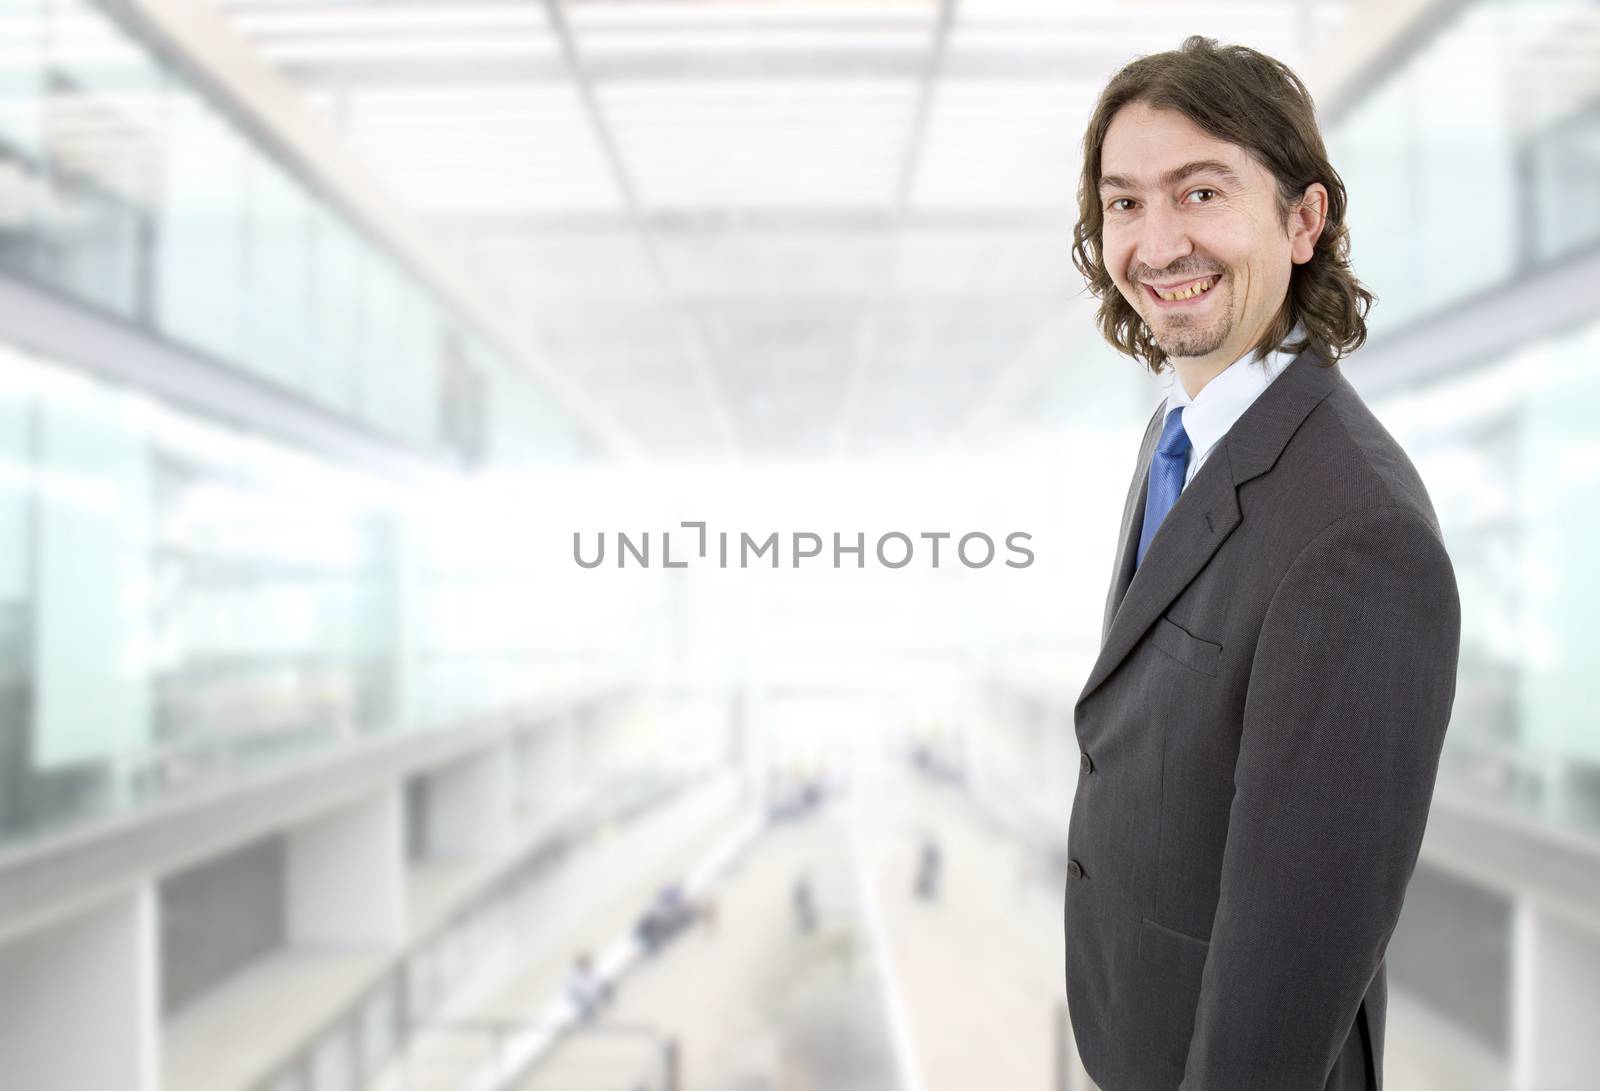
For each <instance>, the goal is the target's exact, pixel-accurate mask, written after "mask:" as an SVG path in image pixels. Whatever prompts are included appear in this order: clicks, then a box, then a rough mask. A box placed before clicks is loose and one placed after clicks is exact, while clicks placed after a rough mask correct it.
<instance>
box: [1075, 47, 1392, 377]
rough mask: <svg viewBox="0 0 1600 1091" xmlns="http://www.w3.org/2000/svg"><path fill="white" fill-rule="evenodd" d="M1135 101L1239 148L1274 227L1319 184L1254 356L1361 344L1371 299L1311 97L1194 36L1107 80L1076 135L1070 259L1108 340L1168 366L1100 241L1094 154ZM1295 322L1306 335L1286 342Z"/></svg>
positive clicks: (1344, 349) (1262, 63)
mask: <svg viewBox="0 0 1600 1091" xmlns="http://www.w3.org/2000/svg"><path fill="white" fill-rule="evenodd" d="M1135 102H1142V103H1145V104H1147V105H1149V106H1152V107H1157V108H1164V109H1169V110H1176V111H1177V112H1179V113H1181V114H1182V115H1183V116H1184V117H1187V118H1188V119H1189V120H1190V121H1192V122H1194V124H1195V125H1197V126H1199V127H1200V128H1201V129H1203V130H1204V131H1205V132H1207V133H1210V134H1211V135H1212V136H1214V137H1216V138H1217V139H1219V140H1224V141H1227V142H1228V143H1230V144H1235V145H1237V146H1239V147H1241V148H1243V149H1244V150H1245V151H1246V152H1248V153H1249V155H1250V156H1251V158H1253V159H1255V160H1256V161H1257V162H1258V163H1260V164H1261V165H1262V166H1264V167H1265V168H1266V169H1267V170H1269V171H1270V172H1271V173H1272V175H1273V177H1274V178H1276V179H1277V182H1278V192H1277V197H1278V213H1279V218H1280V222H1282V221H1286V220H1287V219H1288V217H1289V214H1290V212H1292V211H1293V210H1294V207H1295V206H1296V205H1297V204H1298V203H1299V201H1300V197H1301V195H1302V194H1303V193H1304V192H1305V189H1306V187H1307V186H1309V185H1310V184H1311V183H1313V182H1321V183H1322V184H1323V185H1324V186H1325V187H1326V188H1327V190H1328V209H1327V217H1326V220H1325V222H1324V223H1323V227H1322V234H1321V235H1320V236H1319V237H1318V239H1317V241H1316V245H1315V248H1314V250H1313V252H1312V255H1311V260H1310V261H1308V262H1306V263H1304V264H1302V265H1295V266H1293V267H1292V269H1291V272H1290V274H1289V292H1288V295H1287V297H1286V298H1285V299H1284V303H1283V306H1282V307H1281V308H1279V311H1278V314H1277V317H1276V318H1275V319H1274V320H1273V322H1272V323H1271V325H1270V326H1269V327H1268V328H1267V330H1266V332H1265V333H1264V334H1263V335H1262V337H1261V340H1260V341H1258V342H1256V345H1255V358H1256V359H1261V358H1262V357H1264V356H1266V355H1267V353H1269V352H1272V351H1273V350H1275V349H1277V348H1278V347H1280V346H1282V347H1284V348H1285V349H1287V350H1288V351H1290V352H1295V353H1298V352H1301V351H1304V350H1305V349H1306V348H1307V347H1311V348H1313V349H1315V350H1317V352H1318V354H1319V355H1321V356H1322V357H1323V358H1324V359H1325V360H1326V361H1327V362H1329V363H1330V364H1331V362H1333V361H1335V360H1337V359H1339V358H1340V357H1341V356H1344V355H1346V354H1348V353H1350V352H1354V351H1355V350H1356V349H1357V348H1359V347H1360V346H1361V344H1362V342H1364V341H1365V340H1366V339H1367V323H1366V316H1367V311H1368V310H1369V309H1370V308H1371V307H1372V304H1373V303H1374V302H1375V300H1376V297H1375V296H1374V295H1373V294H1372V293H1371V292H1370V291H1368V290H1367V288H1366V287H1365V286H1364V285H1363V284H1362V283H1361V282H1360V281H1359V280H1357V279H1356V278H1355V274H1353V273H1352V272H1351V271H1350V228H1349V226H1348V225H1347V224H1346V223H1345V207H1346V201H1345V192H1344V182H1343V181H1341V180H1340V178H1339V173H1338V172H1337V171H1335V170H1334V169H1333V164H1331V163H1329V162H1328V152H1327V150H1326V149H1325V148H1324V147H1323V144H1322V134H1321V133H1320V132H1319V131H1318V129H1317V118H1316V107H1315V106H1314V105H1313V104H1312V101H1311V94H1310V92H1308V91H1307V90H1306V86H1305V84H1304V83H1302V82H1301V81H1300V77H1299V76H1297V75H1295V73H1294V71H1293V69H1291V68H1290V67H1289V66H1288V65H1286V64H1284V63H1283V62H1282V61H1279V60H1275V59H1274V58H1272V57H1269V56H1267V55H1266V54H1265V53H1260V52H1257V51H1256V50H1254V49H1250V48H1248V47H1247V46H1242V45H1229V46H1219V45H1218V44H1217V43H1216V41H1215V40H1214V39H1211V38H1205V37H1201V36H1200V35H1198V34H1197V35H1194V36H1192V37H1190V38H1187V39H1185V40H1184V43H1183V46H1182V48H1180V49H1176V50H1171V51H1169V52H1166V53H1155V54H1152V55H1150V56H1147V57H1140V58H1139V59H1138V60H1135V61H1133V62H1132V63H1130V64H1128V65H1127V66H1125V67H1124V68H1123V69H1122V70H1121V71H1120V72H1118V73H1117V74H1116V75H1115V76H1113V77H1112V78H1111V82H1110V83H1108V84H1107V85H1106V88H1105V90H1104V91H1102V92H1101V93H1100V101H1099V102H1098V103H1097V104H1096V105H1095V108H1094V113H1093V115H1092V116H1091V117H1090V118H1089V128H1088V130H1087V131H1086V132H1085V133H1084V136H1083V176H1082V178H1081V179H1080V180H1079V182H1078V222H1077V225H1076V226H1075V227H1074V228H1073V232H1072V262H1073V264H1074V265H1076V266H1077V267H1078V271H1079V272H1081V273H1082V274H1083V275H1084V277H1085V279H1087V280H1088V282H1089V285H1088V287H1089V291H1091V292H1093V293H1094V294H1095V295H1096V296H1097V297H1098V298H1099V300H1100V309H1099V312H1098V315H1097V317H1098V319H1099V322H1100V330H1101V332H1102V333H1103V334H1104V335H1105V338H1106V340H1107V341H1110V342H1111V344H1112V345H1114V346H1115V347H1116V348H1117V349H1118V350H1120V351H1122V352H1124V353H1126V354H1128V355H1129V356H1132V357H1134V358H1135V359H1138V360H1143V361H1144V362H1145V364H1146V366H1148V367H1149V368H1150V370H1151V371H1153V372H1155V373H1156V374H1158V375H1159V374H1160V373H1161V372H1162V371H1164V370H1165V369H1166V367H1167V354H1166V353H1165V352H1164V351H1162V348H1161V346H1160V345H1158V344H1156V341H1155V338H1154V337H1153V336H1151V333H1150V329H1149V327H1148V326H1146V325H1145V323H1144V319H1142V318H1140V317H1139V312H1138V311H1136V310H1135V309H1134V308H1133V305H1132V304H1130V303H1129V302H1128V301H1127V300H1126V299H1124V298H1123V297H1122V293H1121V292H1120V291H1118V290H1117V286H1116V283H1115V282H1114V281H1113V280H1112V279H1111V274H1110V273H1109V272H1108V271H1107V270H1106V267H1105V262H1104V260H1103V251H1102V245H1101V244H1102V236H1101V230H1102V228H1103V227H1104V225H1105V213H1104V209H1103V208H1102V207H1101V203H1100V153H1101V148H1102V146H1103V145H1104V144H1105V139H1106V131H1107V130H1108V129H1110V128H1111V119H1112V118H1113V117H1115V116H1116V113H1117V111H1118V110H1120V109H1122V108H1123V107H1124V106H1127V105H1129V104H1130V103H1135ZM1296 322H1299V323H1300V324H1301V325H1302V326H1303V328H1304V330H1305V338H1304V339H1303V340H1300V341H1297V342H1295V343H1294V344H1290V345H1285V344H1284V341H1285V339H1286V338H1287V337H1288V336H1289V333H1290V331H1291V330H1293V329H1294V326H1295V323H1296Z"/></svg>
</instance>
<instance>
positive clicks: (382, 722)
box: [0, 342, 654, 847]
mask: <svg viewBox="0 0 1600 1091" xmlns="http://www.w3.org/2000/svg"><path fill="white" fill-rule="evenodd" d="M464 480H465V478H463V481H464ZM507 487H509V488H513V489H516V488H517V486H515V485H511V486H507ZM446 491H449V490H446ZM460 493H469V495H467V496H466V497H463V496H462V495H459V494H460ZM473 495H475V494H470V492H469V490H465V489H461V490H455V492H454V493H453V494H452V495H450V496H448V497H441V496H438V495H435V492H434V491H429V490H425V489H423V488H421V487H420V486H418V485H413V484H410V483H406V482H402V481H398V480H396V479H393V478H387V477H383V476H379V475H378V474H376V473H372V472H369V471H367V470H364V469H362V468H361V467H357V466H352V465H345V464H340V463H336V462H333V461H331V460H329V459H326V458H323V457H320V456H316V455H312V454H309V453H306V452H304V451H301V450H297V449H294V448H291V447H289V446H287V445H284V444H280V443H276V442H273V441H270V440H267V439H264V438H262V437H261V436H259V435H255V434H252V433H247V432H244V431H241V430H237V429H234V428H231V427H227V426H224V425H222V424H219V423H217V422H214V421H210V420H206V419H203V418H201V417H199V416H196V415H194V414H192V413H189V412H188V411H186V410H181V409H178V408H176V407H174V406H171V405H167V404H164V403H162V402H160V401H157V400H156V399H154V398H151V397H149V396H148V395H145V394H142V393H140V392H138V391H134V390H129V389H125V388H120V387H118V386H115V385H112V384H110V383H107V382H103V381H101V380H99V379H95V378H91V377H89V376H87V375H84V374H82V373H80V372H77V371H75V370H72V369H69V368H65V367H62V366H59V365H55V364H51V363H48V362H44V361H41V360H38V359H35V358H32V357H30V356H28V355H26V354H24V353H22V352H20V351H18V350H15V349H11V348H7V347H6V346H5V345H4V344H3V342H0V847H3V846H4V845H5V844H7V843H13V842H17V841H20V840H22V839H26V838H31V837H34V836H37V835H40V834H44V833H48V832H52V831H55V830H58V829H60V828H62V827H64V826H66V825H69V824H73V823H76V822H78V821H81V820H83V819H85V818H89V817H93V816H104V815H108V814H114V813H119V812H125V811H128V810H132V809H135V808H138V807H141V806H143V805H145V804H147V803H149V802H150V801H152V800H156V799H161V798H164V797H168V796H171V795H172V794H174V793H178V792H182V791H185V790H188V789H189V788H192V787H193V786H195V785H199V784H206V783H214V782H215V781H216V780H217V778H219V777H224V776H237V775H239V774H241V773H247V772H251V771H254V770H258V769H260V768H262V767H264V766H266V765H269V764H271V763H275V762H279V761H282V760H284V759H285V758H289V757H294V756H300V755H306V754H309V753H312V752H315V751H319V750H324V749H327V748H329V747H332V746H336V745H339V744H341V743H343V742H347V741H349V740H351V739H354V738H358V737H361V736H366V735H371V734H373V733H381V732H397V731H405V730H413V729H418V728H438V727H448V726H454V725H458V724H461V723H463V722H466V721H470V720H472V719H473V718H476V717H481V716H484V715H487V714H491V713H495V712H498V711H499V710H503V709H504V710H509V709H515V708H517V707H518V706H519V705H521V704H523V703H525V702H528V701H530V700H535V699H538V698H541V697H544V696H546V695H548V694H550V693H551V692H553V691H559V690H562V689H564V688H566V687H569V686H572V685H575V684H583V683H585V682H587V681H588V680H590V679H593V678H596V677H599V676H602V674H603V673H615V672H617V671H620V670H623V669H626V668H625V664H624V659H625V658H626V656H627V655H628V654H630V653H629V652H628V651H627V649H628V648H630V647H632V643H631V642H632V641H633V635H632V634H636V633H638V632H640V631H642V627H641V626H640V625H638V624H637V623H636V622H637V618H638V616H639V611H649V610H651V609H653V608H654V604H653V603H652V602H651V601H649V600H648V598H647V597H645V598H641V597H639V596H637V595H636V594H635V596H634V600H633V601H632V602H626V601H622V600H621V599H620V597H619V598H618V601H616V602H614V603H612V605H613V606H614V607H615V610H611V609H608V608H607V607H606V606H605V605H604V602H605V601H608V600H605V599H604V596H603V595H599V594H597V593H594V592H592V591H591V592H590V598H589V600H588V601H589V602H590V607H591V608H590V610H589V611H588V612H586V613H582V614H579V613H575V612H574V611H572V610H570V609H567V608H566V607H565V606H564V605H563V604H564V603H565V602H566V601H567V600H565V599H564V598H563V597H562V596H561V594H560V591H559V589H558V588H557V587H556V586H554V583H555V581H554V579H553V578H551V577H549V576H547V574H545V573H542V572H539V571H536V570H535V569H534V567H533V566H531V565H530V564H528V563H527V557H528V556H530V555H531V554H532V549H531V547H530V545H529V543H530V540H531V536H532V535H534V534H536V533H537V532H538V528H539V527H540V526H541V525H542V524H541V522H540V519H541V517H542V513H540V512H537V511H535V510H533V509H531V508H526V507H525V506H524V508H523V509H519V510H518V511H516V512H508V506H507V504H506V503H505V497H504V496H503V495H497V494H495V493H494V492H493V489H492V488H489V489H486V490H485V491H484V492H483V494H482V495H481V497H480V498H478V499H476V500H475V499H473ZM518 495H519V496H520V495H521V494H520V492H519V493H518ZM446 500H447V501H448V503H449V509H448V513H447V514H441V511H440V509H439V508H438V505H439V504H440V503H442V502H445V501H446ZM519 558H520V560H519ZM619 596H620V592H619ZM563 611H564V614H563ZM558 615H559V616H560V624H559V625H552V624H550V622H552V621H553V620H554V619H556V618H557V617H558ZM539 619H542V621H541V620H539Z"/></svg>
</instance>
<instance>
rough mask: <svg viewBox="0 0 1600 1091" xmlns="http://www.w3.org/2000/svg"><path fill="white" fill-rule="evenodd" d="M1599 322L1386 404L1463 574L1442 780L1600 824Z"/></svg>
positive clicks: (1565, 819)
mask: <svg viewBox="0 0 1600 1091" xmlns="http://www.w3.org/2000/svg"><path fill="white" fill-rule="evenodd" d="M1591 380H1597V381H1600V321H1597V322H1594V323H1592V324H1590V325H1589V326H1587V327H1586V328H1584V329H1580V330H1576V331H1572V332H1570V333H1566V334H1562V335H1558V336H1555V337H1550V338H1547V339H1544V340H1542V341H1539V342H1537V343H1535V344H1531V345H1528V346H1527V347H1525V348H1523V349H1521V350H1519V351H1518V352H1517V353H1515V354H1514V355H1512V356H1510V357H1508V358H1505V359H1499V360H1493V361H1489V362H1486V363H1484V364H1482V365H1481V366H1478V367H1474V368H1472V369H1470V370H1469V371H1466V372H1464V373H1459V374H1452V375H1449V376H1446V377H1444V378H1440V379H1438V380H1435V381H1433V382H1430V383H1428V384H1426V385H1424V386H1419V387H1416V388H1414V389H1411V390H1408V391H1405V392H1404V393H1401V394H1396V395H1394V396H1392V397H1389V398H1386V399H1384V400H1383V401H1382V402H1379V403H1376V404H1375V405H1374V407H1373V408H1374V410H1375V411H1376V412H1377V413H1378V414H1379V416H1380V417H1381V418H1382V420H1383V421H1384V424H1385V425H1386V426H1387V427H1388V428H1389V429H1390V430H1391V431H1392V432H1394V433H1395V436H1396V438H1398V439H1399V440H1400V442H1401V445H1402V446H1404V447H1405V448H1406V450H1407V451H1408V452H1410V453H1411V455H1412V458H1413V459H1414V460H1415V462H1416V463H1417V468H1418V469H1419V471H1421V473H1422V475H1423V477H1424V479H1425V480H1426V481H1427V482H1428V488H1429V491H1430V494H1431V495H1432V497H1433V502H1434V506H1435V508H1436V510H1437V511H1438V515H1439V520H1440V525H1441V527H1442V528H1443V530H1444V534H1445V541H1446V543H1447V545H1448V546H1449V548H1450V555H1451V559H1452V560H1453V561H1454V563H1455V569H1456V579H1457V582H1458V584H1459V586H1460V589H1461V609H1462V626H1461V628H1462V633H1461V666H1460V670H1459V682H1458V688H1457V696H1456V704H1455V714H1454V717H1453V719H1452V722H1451V726H1450V731H1449V734H1448V735H1447V736H1446V739H1445V742H1446V755H1445V768H1444V770H1443V772H1442V773H1441V780H1443V779H1444V778H1446V777H1453V778H1455V779H1456V781H1457V782H1466V783H1468V784H1471V785H1472V786H1473V787H1474V788H1476V789H1479V790H1480V791H1481V792H1486V793H1488V794H1490V795H1492V796H1495V797H1498V798H1499V799H1501V800H1503V801H1506V802H1509V803H1512V804H1514V805H1516V806H1519V807H1521V808H1524V809H1526V810H1527V811H1528V812H1529V813H1531V814H1534V815H1537V816H1538V817H1540V818H1541V819H1544V820H1547V821H1550V822H1553V823H1557V824H1563V825H1575V826H1583V827H1586V828H1587V829H1588V830H1589V831H1590V832H1600V714H1597V712H1596V710H1597V709H1600V677H1597V676H1596V674H1595V672H1594V670H1593V658H1594V657H1593V654H1592V651H1591V649H1590V646H1589V643H1588V639H1587V638H1588V634H1589V631H1590V629H1591V627H1592V626H1591V621H1590V619H1592V618H1593V617H1594V615H1595V613H1596V612H1597V611H1600V582H1597V581H1596V580H1595V579H1594V578H1593V575H1592V563H1591V555H1590V553H1589V549H1590V547H1591V545H1592V543H1593V542H1594V541H1596V540H1597V538H1596V534H1597V533H1600V514H1597V512H1600V423H1597V422H1596V420H1595V418H1594V416H1593V414H1592V413H1591V412H1589V406H1588V404H1587V403H1586V401H1585V399H1583V398H1582V397H1576V396H1574V393H1575V392H1577V391H1582V390H1586V389H1588V388H1589V384H1590V381H1591Z"/></svg>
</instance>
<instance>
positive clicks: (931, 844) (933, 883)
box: [912, 837, 943, 902]
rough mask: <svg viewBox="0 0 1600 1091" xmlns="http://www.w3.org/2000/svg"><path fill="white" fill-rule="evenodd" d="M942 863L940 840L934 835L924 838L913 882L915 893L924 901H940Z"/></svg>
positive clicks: (918, 854)
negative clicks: (935, 838) (934, 837)
mask: <svg viewBox="0 0 1600 1091" xmlns="http://www.w3.org/2000/svg"><path fill="white" fill-rule="evenodd" d="M942 863H943V860H942V857H941V854H940V852H939V842H938V841H936V840H934V839H933V838H932V837H926V838H924V839H923V841H922V849H921V851H919V852H918V853H917V874H916V879H915V881H914V882H913V883H912V891H913V893H915V894H916V896H917V897H918V898H920V899H921V900H922V901H925V902H932V901H938V899H939V874H940V869H941V865H942Z"/></svg>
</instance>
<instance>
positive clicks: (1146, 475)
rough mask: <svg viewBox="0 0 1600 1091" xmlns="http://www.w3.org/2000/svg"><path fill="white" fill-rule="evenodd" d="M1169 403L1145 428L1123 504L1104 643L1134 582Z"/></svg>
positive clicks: (1103, 627) (1160, 407)
mask: <svg viewBox="0 0 1600 1091" xmlns="http://www.w3.org/2000/svg"><path fill="white" fill-rule="evenodd" d="M1166 407H1167V406H1166V402H1165V401H1163V402H1162V403H1161V404H1160V405H1158V406H1157V407H1156V411H1155V414H1154V415H1153V416H1152V417H1151V418H1150V424H1149V425H1148V426H1147V427H1146V428H1145V430H1144V442H1143V443H1141V444H1140V445H1139V458H1138V461H1137V463H1136V464H1135V466H1134V471H1133V481H1132V482H1131V483H1130V484H1129V486H1128V499H1127V501H1126V503H1124V504H1123V507H1122V531H1121V533H1120V534H1119V535H1118V536H1117V559H1116V563H1115V564H1113V565H1112V567H1111V590H1110V592H1109V593H1108V594H1107V595H1106V612H1105V617H1104V618H1103V619H1102V622H1101V625H1100V643H1101V644H1104V643H1105V642H1106V637H1107V636H1108V635H1109V634H1110V632H1111V620H1112V618H1114V617H1116V616H1117V610H1118V608H1119V607H1121V605H1122V599H1123V596H1125V595H1126V594H1127V593H1128V584H1130V583H1131V582H1133V558H1134V554H1135V552H1136V551H1137V549H1138V542H1139V531H1140V529H1141V528H1142V527H1143V526H1144V501H1145V494H1146V493H1147V492H1148V491H1149V488H1150V460H1151V459H1152V458H1154V457H1155V452H1156V441H1157V440H1158V439H1159V438H1160V436H1161V423H1162V421H1163V420H1164V419H1165V418H1166V413H1165V409H1166Z"/></svg>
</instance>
